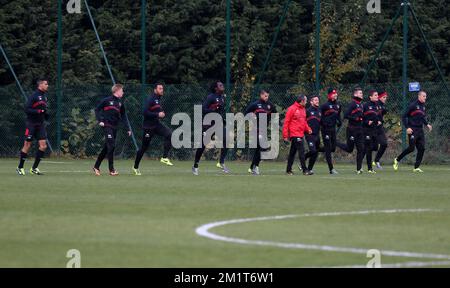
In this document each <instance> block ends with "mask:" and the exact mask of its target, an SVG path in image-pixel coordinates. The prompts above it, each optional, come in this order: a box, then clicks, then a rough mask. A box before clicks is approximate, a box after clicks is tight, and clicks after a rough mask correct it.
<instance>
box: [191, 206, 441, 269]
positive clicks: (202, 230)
mask: <svg viewBox="0 0 450 288" xmlns="http://www.w3.org/2000/svg"><path fill="white" fill-rule="evenodd" d="M440 211H441V210H435V209H391V210H365V211H350V212H324V213H307V214H300V215H281V216H268V217H257V218H243V219H233V220H226V221H220V222H213V223H208V224H205V225H202V226H200V227H198V228H197V229H196V230H195V232H196V233H197V234H198V235H199V236H202V237H206V238H209V239H213V240H217V241H224V242H231V243H238V244H246V245H259V246H272V247H280V248H290V249H304V250H317V251H329V252H343V253H354V254H364V255H366V253H367V250H368V249H365V248H352V247H337V246H328V245H314V244H302V243H283V242H274V241H263V240H246V239H240V238H233V237H226V236H222V235H218V234H215V233H212V232H210V231H209V230H210V229H212V228H216V227H219V226H225V225H230V224H237V223H246V222H254V221H267V220H283V219H290V218H299V217H325V216H346V215H369V214H394V213H423V212H440ZM380 252H381V254H382V255H383V256H393V257H408V258H426V259H443V260H450V255H443V254H434V253H416V252H407V251H392V250H380ZM418 263H421V262H418Z"/></svg>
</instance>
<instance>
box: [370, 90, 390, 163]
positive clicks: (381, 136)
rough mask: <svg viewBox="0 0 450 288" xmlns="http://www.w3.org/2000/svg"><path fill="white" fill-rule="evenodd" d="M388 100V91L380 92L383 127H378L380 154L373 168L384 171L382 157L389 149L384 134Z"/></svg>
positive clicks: (379, 114) (379, 100)
mask: <svg viewBox="0 0 450 288" xmlns="http://www.w3.org/2000/svg"><path fill="white" fill-rule="evenodd" d="M387 98H388V94H387V92H386V91H384V90H383V91H380V92H378V106H379V107H378V117H379V119H380V121H381V125H380V126H378V129H377V142H378V152H377V155H376V156H375V163H372V165H373V166H375V167H377V169H380V170H382V169H383V167H381V163H380V160H381V157H383V154H384V151H386V148H387V137H386V133H385V132H384V127H383V123H384V115H386V114H387V109H386V101H387Z"/></svg>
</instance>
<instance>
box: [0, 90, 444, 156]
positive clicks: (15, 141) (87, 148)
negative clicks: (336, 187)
mask: <svg viewBox="0 0 450 288" xmlns="http://www.w3.org/2000/svg"><path fill="white" fill-rule="evenodd" d="M421 84H422V88H423V89H424V90H425V91H427V93H428V99H427V103H426V109H427V114H428V117H429V119H430V122H431V124H432V125H433V126H434V130H433V132H431V133H427V138H426V139H427V144H426V147H427V152H426V157H425V162H426V163H446V162H448V161H449V160H450V145H449V144H448V143H449V140H450V102H449V101H448V95H447V93H446V91H445V88H444V86H443V84H441V83H421ZM354 86H355V85H335V86H333V87H334V88H336V89H337V90H338V91H339V101H340V102H341V104H342V106H343V107H344V109H345V106H346V105H347V104H348V103H349V101H350V100H351V95H352V90H353V88H354ZM261 88H264V89H267V90H268V91H269V92H270V100H271V101H272V102H273V103H274V104H275V105H276V106H277V110H278V111H279V113H280V119H281V120H283V119H284V114H285V111H286V109H287V107H289V106H290V105H291V104H292V103H293V101H294V99H295V98H294V96H295V95H297V94H298V93H301V92H302V93H306V94H308V95H311V94H312V93H314V92H313V91H314V87H313V85H309V84H283V85H262V86H261ZM110 89H111V87H110V85H96V86H90V85H84V86H65V87H64V88H63V101H62V104H61V107H56V96H55V92H54V90H51V91H50V92H49V103H50V110H49V111H50V116H51V117H50V120H49V122H48V126H47V129H48V139H49V143H50V145H51V148H52V150H53V152H54V153H53V154H52V155H56V152H57V151H58V150H60V156H62V157H70V158H92V157H95V155H97V154H98V153H99V151H100V150H101V148H102V145H103V143H104V139H103V137H104V136H103V133H102V130H101V128H100V127H99V126H98V124H97V121H96V119H95V114H94V108H95V106H96V105H97V103H98V102H99V101H100V100H101V99H102V98H103V97H105V96H108V95H110ZM369 89H385V90H386V91H387V92H388V94H389V98H388V101H387V108H388V110H389V113H388V115H387V116H386V123H385V128H386V131H387V137H388V143H389V146H388V150H387V152H386V156H385V159H389V161H391V160H390V159H392V158H393V157H394V155H395V154H396V153H399V151H400V150H401V149H402V126H401V114H402V112H403V111H404V109H405V105H407V104H408V103H409V102H411V101H412V100H414V99H416V97H417V93H409V94H408V97H407V99H403V96H402V84H401V83H387V84H370V85H366V90H365V92H366V93H365V95H367V91H368V90H369ZM27 92H31V91H27ZM145 92H146V95H149V94H150V93H151V92H152V87H150V86H148V87H145ZM325 93H326V92H325V91H321V94H320V100H321V102H322V103H323V102H324V101H326V96H325ZM207 94H208V88H207V85H188V84H180V85H167V86H166V87H165V95H164V96H163V100H162V106H163V107H164V110H165V112H166V118H164V119H163V121H162V122H163V123H164V124H166V125H167V126H169V127H171V128H172V129H176V128H177V127H178V126H172V125H171V123H170V120H171V118H172V116H173V115H174V114H175V113H180V112H183V113H187V114H188V115H190V116H191V119H192V121H194V117H193V112H194V105H201V103H202V101H203V99H204V98H205V97H206V95H207ZM255 97H256V96H255V95H254V94H253V87H249V86H239V85H236V86H233V90H232V93H231V95H228V96H227V98H228V101H230V111H229V112H231V113H238V112H243V111H244V109H245V107H246V106H247V105H248V104H249V103H250V101H252V100H255ZM144 100H145V99H143V96H142V87H141V86H140V85H126V86H125V106H126V109H127V113H128V117H129V120H130V123H131V125H132V128H133V130H134V133H135V135H136V139H137V143H138V145H140V143H141V140H142V120H143V116H142V105H143V101H144ZM365 100H366V101H367V96H365ZM23 102H24V101H23V98H22V97H21V95H20V94H19V93H18V92H17V89H16V87H15V86H8V87H0V107H1V109H2V113H0V135H1V139H0V155H1V156H2V157H15V156H16V155H17V154H18V152H19V149H20V147H21V145H22V143H23V139H24V137H23V134H24V131H25V123H24V120H25V114H24V110H23V107H24V103H23ZM57 109H61V119H60V121H61V131H60V133H61V143H56V139H57V133H58V131H57V122H58V119H57ZM191 124H192V125H191V127H194V123H193V122H192V123H191ZM345 125H346V122H344V125H343V127H342V128H341V129H340V130H339V133H338V138H339V139H340V140H341V141H344V139H345ZM280 133H281V131H280ZM280 139H282V137H281V136H280ZM162 148H163V139H161V138H160V137H155V138H154V139H153V140H152V143H151V145H150V149H149V150H148V153H147V155H148V157H151V158H157V157H160V156H161V155H162ZM135 152H136V149H135V146H134V144H133V142H132V140H131V138H130V137H128V136H127V135H126V131H125V129H121V130H120V131H119V133H118V137H117V148H116V154H117V155H116V156H117V157H122V158H131V157H134V155H135ZM216 153H217V152H215V151H211V152H207V153H205V157H206V158H207V159H213V158H216V157H217V156H218V155H217V154H216ZM287 153H288V146H287V144H285V143H282V141H281V142H280V153H279V157H278V159H277V160H279V161H282V160H285V159H286V157H287ZM251 155H252V152H251V151H250V149H248V148H246V149H232V151H230V153H229V156H228V157H229V159H230V160H247V159H248V158H249V157H250V156H251ZM193 156H194V149H190V148H181V149H173V150H172V151H171V155H170V157H171V158H174V159H178V160H192V159H193ZM353 157H354V155H348V154H346V153H341V152H339V150H338V152H337V154H336V159H337V160H338V161H351V160H352V159H353Z"/></svg>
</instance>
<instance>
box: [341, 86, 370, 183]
mask: <svg viewBox="0 0 450 288" xmlns="http://www.w3.org/2000/svg"><path fill="white" fill-rule="evenodd" d="M362 100H363V91H362V89H361V88H360V87H356V88H355V89H353V99H352V101H351V102H350V104H349V105H348V107H347V110H345V112H344V119H347V120H348V124H347V131H346V133H347V143H346V144H344V143H339V142H338V143H337V146H338V147H339V148H341V149H342V150H344V151H345V152H347V153H352V152H353V149H354V148H355V146H356V173H358V174H361V173H362V162H363V159H364V133H363V104H361V101H362Z"/></svg>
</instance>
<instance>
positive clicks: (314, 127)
mask: <svg viewBox="0 0 450 288" xmlns="http://www.w3.org/2000/svg"><path fill="white" fill-rule="evenodd" d="M309 104H310V105H311V106H310V107H309V108H308V109H307V110H306V121H307V122H308V126H309V127H310V128H311V134H306V135H305V140H306V143H307V145H308V147H309V151H308V153H306V154H305V160H307V159H308V158H309V163H308V171H309V172H310V174H311V175H312V174H314V172H313V168H314V164H315V163H316V160H317V156H318V155H319V152H323V151H324V150H323V148H322V147H320V135H319V134H320V119H321V117H322V113H321V112H320V108H319V104H320V100H319V96H317V95H313V96H311V97H310V99H309ZM300 168H301V166H300Z"/></svg>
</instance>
